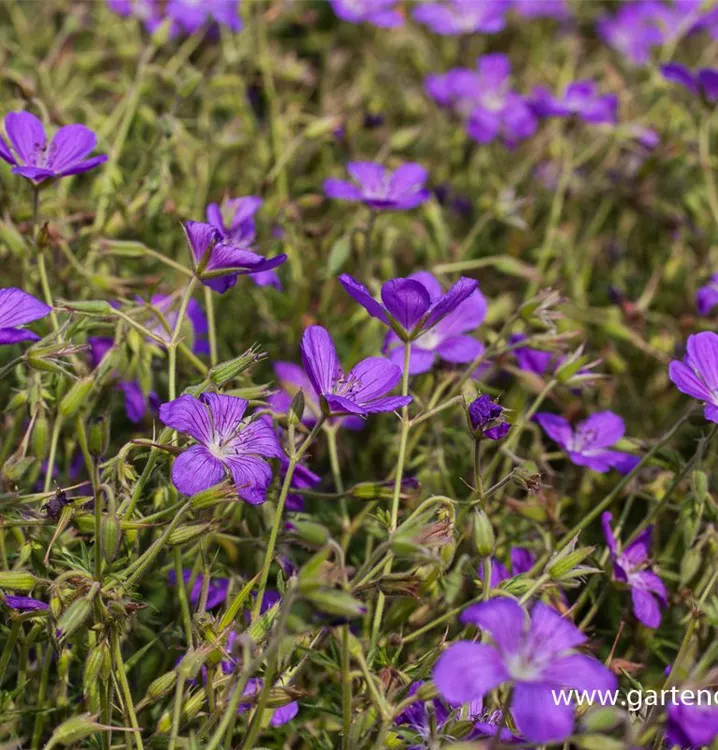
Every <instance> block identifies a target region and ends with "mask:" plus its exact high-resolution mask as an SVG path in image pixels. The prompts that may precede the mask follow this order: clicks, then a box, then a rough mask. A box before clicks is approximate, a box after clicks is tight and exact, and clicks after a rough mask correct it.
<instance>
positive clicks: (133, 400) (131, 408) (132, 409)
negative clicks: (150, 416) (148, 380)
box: [119, 380, 147, 424]
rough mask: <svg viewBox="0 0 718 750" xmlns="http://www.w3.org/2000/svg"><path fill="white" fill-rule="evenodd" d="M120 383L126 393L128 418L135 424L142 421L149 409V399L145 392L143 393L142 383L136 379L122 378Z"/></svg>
mask: <svg viewBox="0 0 718 750" xmlns="http://www.w3.org/2000/svg"><path fill="white" fill-rule="evenodd" d="M119 385H120V388H121V389H122V391H123V393H124V394H125V413H126V414H127V419H129V420H130V422H133V423H134V424H137V423H138V422H141V421H142V418H143V417H144V416H145V411H146V410H147V399H146V398H145V394H144V393H142V388H140V384H139V383H138V382H137V381H136V380H132V381H128V380H122V381H120V384H119Z"/></svg>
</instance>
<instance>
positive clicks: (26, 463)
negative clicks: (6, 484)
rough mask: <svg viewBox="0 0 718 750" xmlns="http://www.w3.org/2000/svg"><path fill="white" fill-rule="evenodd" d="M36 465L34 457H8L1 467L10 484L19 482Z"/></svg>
mask: <svg viewBox="0 0 718 750" xmlns="http://www.w3.org/2000/svg"><path fill="white" fill-rule="evenodd" d="M36 463H37V459H36V458H35V457H34V456H10V457H9V458H8V459H7V460H6V461H5V463H4V464H3V467H2V473H3V474H4V475H5V477H6V478H7V479H8V480H9V481H11V482H19V481H20V480H21V479H22V478H23V477H24V476H25V474H27V473H28V472H29V471H30V470H31V469H32V468H33V467H34V466H35V464H36Z"/></svg>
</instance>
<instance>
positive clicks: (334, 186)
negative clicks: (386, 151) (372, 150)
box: [324, 161, 431, 211]
mask: <svg viewBox="0 0 718 750" xmlns="http://www.w3.org/2000/svg"><path fill="white" fill-rule="evenodd" d="M347 172H349V175H350V176H351V178H352V180H354V182H347V181H346V180H336V179H334V178H330V179H328V180H324V193H325V194H326V196H327V197H328V198H336V199H337V200H342V201H359V202H361V203H364V204H366V205H367V206H369V207H370V208H373V209H375V210H377V211H382V210H387V211H407V210H409V209H411V208H416V207H417V206H419V205H421V204H422V203H424V202H425V201H427V200H429V197H430V195H431V193H430V192H429V190H428V189H427V188H425V187H424V185H425V184H426V180H427V176H428V175H427V172H426V170H425V169H424V167H422V166H420V165H419V164H404V165H402V166H401V167H399V168H398V169H396V170H394V171H393V172H392V171H390V170H388V169H387V168H386V167H385V166H383V165H382V164H375V163H374V162H371V161H355V162H349V164H347Z"/></svg>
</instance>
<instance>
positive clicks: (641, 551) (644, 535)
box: [621, 526, 653, 567]
mask: <svg viewBox="0 0 718 750" xmlns="http://www.w3.org/2000/svg"><path fill="white" fill-rule="evenodd" d="M652 540H653V526H649V527H648V528H646V529H644V530H643V531H642V532H641V533H640V534H639V535H638V537H637V538H636V540H635V541H633V542H631V544H629V545H628V547H626V549H624V550H623V554H622V555H621V557H622V558H624V559H626V560H627V561H628V562H629V563H631V565H632V566H634V567H638V566H639V565H642V564H643V563H644V562H646V560H648V557H649V555H650V553H651V542H652Z"/></svg>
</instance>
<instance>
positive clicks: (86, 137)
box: [0, 112, 107, 185]
mask: <svg viewBox="0 0 718 750" xmlns="http://www.w3.org/2000/svg"><path fill="white" fill-rule="evenodd" d="M5 132H6V133H7V137H8V140H9V141H10V144H11V146H12V150H11V149H10V146H8V144H7V143H6V142H5V141H4V140H3V138H2V136H0V159H3V160H4V161H6V162H7V163H8V164H11V165H12V167H13V169H12V171H13V174H19V175H22V176H23V177H26V178H27V179H28V180H30V181H31V182H33V183H34V184H35V185H39V184H40V183H41V182H44V181H45V180H48V179H51V178H56V177H69V176H70V175H73V174H80V172H87V170H88V169H93V168H94V167H97V166H99V165H100V164H102V163H104V162H106V161H107V155H106V154H102V155H101V156H93V157H92V158H91V159H85V157H86V156H87V155H88V154H89V153H90V152H91V151H93V150H94V148H95V146H97V136H96V135H95V134H94V133H93V132H92V131H91V130H89V129H88V128H86V127H85V126H84V125H65V126H63V127H61V128H60V129H59V130H58V131H57V133H55V136H54V137H53V139H52V142H51V143H50V144H49V145H48V143H47V137H46V136H45V127H44V125H43V124H42V122H40V120H38V118H37V117H35V115H33V114H30V113H29V112H10V113H9V114H8V115H7V116H6V117H5ZM13 151H14V153H13Z"/></svg>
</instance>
